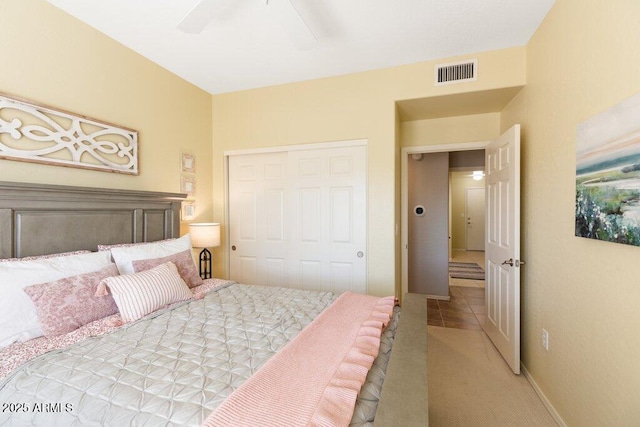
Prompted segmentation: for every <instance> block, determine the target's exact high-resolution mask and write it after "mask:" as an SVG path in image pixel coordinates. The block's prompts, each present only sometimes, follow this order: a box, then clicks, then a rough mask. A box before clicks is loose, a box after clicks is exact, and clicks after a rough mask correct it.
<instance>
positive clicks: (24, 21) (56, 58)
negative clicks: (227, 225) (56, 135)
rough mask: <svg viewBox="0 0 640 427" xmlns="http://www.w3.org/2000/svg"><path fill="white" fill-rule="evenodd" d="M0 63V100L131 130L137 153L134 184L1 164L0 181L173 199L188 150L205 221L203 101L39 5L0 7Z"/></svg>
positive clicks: (207, 124)
mask: <svg viewBox="0 0 640 427" xmlns="http://www.w3.org/2000/svg"><path fill="white" fill-rule="evenodd" d="M0 58H2V60H1V63H2V65H1V66H0V92H2V93H4V94H7V95H13V96H16V97H21V98H26V99H29V100H31V101H34V102H37V103H42V104H47V105H50V106H52V107H57V108H59V109H63V110H67V111H71V112H74V113H77V114H79V115H84V116H89V117H92V118H95V119H98V120H103V121H106V122H110V123H115V124H119V125H121V126H124V127H128V128H132V129H135V130H137V131H138V132H139V134H138V136H139V144H140V162H139V169H140V175H139V176H130V175H122V174H114V173H107V172H97V171H88V170H79V169H72V168H66V167H59V166H48V165H36V164H32V163H23V162H15V161H9V160H0V180H3V181H21V182H33V183H48V184H64V185H77V186H88V187H106V188H122V189H135V190H152V191H163V192H180V159H179V158H180V153H181V151H185V152H190V153H193V154H194V155H195V156H196V165H197V174H196V179H197V182H196V189H197V204H196V208H197V215H198V218H197V219H198V220H203V221H204V220H209V221H210V220H211V219H212V208H211V206H212V204H211V194H212V182H211V181H212V178H211V176H212V174H211V139H212V136H211V132H212V131H211V95H210V94H208V93H206V92H204V91H202V90H200V89H198V88H196V87H195V86H193V85H191V84H189V83H187V82H185V81H184V80H182V79H180V78H179V77H177V76H175V75H173V74H171V73H170V72H168V71H166V70H165V69H163V68H161V67H159V66H158V65H156V64H154V63H152V62H150V61H149V60H147V59H145V58H143V57H142V56H140V55H138V54H136V53H134V52H133V51H131V50H129V49H127V48H125V47H124V46H122V45H120V44H119V43H117V42H115V41H114V40H112V39H110V38H108V37H106V36H104V35H103V34H102V33H99V32H98V31H96V30H94V29H92V28H90V27H89V26H87V25H85V24H83V23H81V22H79V21H78V20H76V19H75V18H73V17H71V16H69V15H67V14H66V13H64V12H62V11H60V10H59V9H57V8H55V7H53V6H52V5H50V4H49V3H47V2H45V1H44V0H20V1H17V0H13V1H3V2H2V6H1V12H0ZM183 228H184V226H183ZM183 232H184V230H183Z"/></svg>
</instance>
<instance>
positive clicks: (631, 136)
mask: <svg viewBox="0 0 640 427" xmlns="http://www.w3.org/2000/svg"><path fill="white" fill-rule="evenodd" d="M575 229H576V236H580V237H587V238H590V239H598V240H605V241H609V242H615V243H623V244H628V245H635V246H640V94H637V95H634V96H633V97H631V98H628V99H626V100H624V101H623V102H621V103H620V104H617V105H615V106H614V107H612V108H610V109H608V110H607V111H604V112H602V113H600V114H598V115H596V116H593V117H591V118H590V119H588V120H586V121H584V122H582V123H580V124H579V125H578V130H577V138H576V219H575Z"/></svg>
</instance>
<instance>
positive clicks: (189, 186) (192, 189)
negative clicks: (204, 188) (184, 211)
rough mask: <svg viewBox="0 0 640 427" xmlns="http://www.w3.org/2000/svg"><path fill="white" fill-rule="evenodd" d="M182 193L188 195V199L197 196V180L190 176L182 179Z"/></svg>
mask: <svg viewBox="0 0 640 427" xmlns="http://www.w3.org/2000/svg"><path fill="white" fill-rule="evenodd" d="M180 191H182V192H183V193H186V194H187V197H195V195H196V178H195V177H190V176H182V177H180Z"/></svg>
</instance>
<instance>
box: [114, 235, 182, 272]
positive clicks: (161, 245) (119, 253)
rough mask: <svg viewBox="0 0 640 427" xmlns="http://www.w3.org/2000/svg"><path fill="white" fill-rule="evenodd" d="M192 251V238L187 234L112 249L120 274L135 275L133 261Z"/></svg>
mask: <svg viewBox="0 0 640 427" xmlns="http://www.w3.org/2000/svg"><path fill="white" fill-rule="evenodd" d="M187 249H188V250H191V236H190V235H189V234H185V235H184V236H182V237H180V238H179V239H173V240H162V241H160V242H151V243H145V244H142V245H135V246H124V247H116V248H111V249H110V251H111V256H112V257H113V261H114V262H115V263H116V265H117V266H118V271H120V274H132V273H135V270H134V268H133V264H132V262H133V261H137V260H141V259H152V258H161V257H165V256H168V255H173V254H177V253H180V252H184V251H185V250H187Z"/></svg>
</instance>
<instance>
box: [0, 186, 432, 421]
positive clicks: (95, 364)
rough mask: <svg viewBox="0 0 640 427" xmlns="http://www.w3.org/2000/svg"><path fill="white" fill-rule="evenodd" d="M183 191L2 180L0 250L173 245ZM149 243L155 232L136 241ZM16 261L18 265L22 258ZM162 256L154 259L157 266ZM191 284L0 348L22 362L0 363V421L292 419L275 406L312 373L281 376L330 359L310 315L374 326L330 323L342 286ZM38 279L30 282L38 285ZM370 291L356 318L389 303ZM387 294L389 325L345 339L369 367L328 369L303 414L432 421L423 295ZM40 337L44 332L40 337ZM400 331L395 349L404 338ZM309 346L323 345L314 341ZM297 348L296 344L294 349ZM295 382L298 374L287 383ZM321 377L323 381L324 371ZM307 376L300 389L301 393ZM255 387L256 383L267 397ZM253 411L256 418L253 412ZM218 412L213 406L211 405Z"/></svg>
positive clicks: (18, 254) (112, 285) (30, 252)
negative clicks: (397, 303) (146, 308)
mask: <svg viewBox="0 0 640 427" xmlns="http://www.w3.org/2000/svg"><path fill="white" fill-rule="evenodd" d="M182 198H183V195H180V194H172V193H157V192H140V191H121V190H105V189H91V188H82V187H65V186H49V185H31V184H22V183H0V258H5V259H6V258H21V259H24V257H30V256H40V255H47V254H58V253H62V252H70V251H96V248H98V246H100V247H101V248H103V249H105V248H106V249H105V251H106V252H108V253H110V254H111V259H113V260H116V258H117V256H119V257H122V256H123V255H122V254H123V253H124V254H125V255H126V256H129V255H130V253H135V251H139V250H141V248H151V247H153V248H159V247H161V248H164V249H163V250H165V249H166V247H165V246H166V245H169V246H170V245H174V246H175V245H178V243H177V242H180V245H185V244H187V243H185V238H186V237H187V236H188V235H187V236H182V237H179V225H180V222H179V212H180V202H181V200H182ZM105 225H106V226H105ZM143 242H155V243H147V244H142V245H130V244H136V243H138V244H139V243H143ZM123 244H125V245H123ZM163 245H165V246H163ZM176 247H177V246H176ZM180 247H181V248H184V246H180ZM174 249H175V248H174ZM189 249H190V247H189ZM145 250H148V249H145ZM172 250H173V249H172ZM176 250H177V249H176ZM109 251H110V252H109ZM128 251H129V252H128ZM132 251H133V252H132ZM176 253H177V252H176ZM127 254H129V255H127ZM68 256H69V257H71V258H68V260H71V259H75V258H74V257H79V258H81V259H84V258H86V257H93V258H98V257H101V255H99V253H98V252H93V253H91V254H89V255H86V254H75V253H74V254H71V255H68ZM126 256H125V257H124V259H125V261H126V262H129V261H130V260H129V259H128V258H126ZM172 256H176V255H172ZM63 258H64V257H56V258H54V261H43V263H45V264H46V263H48V262H52V263H55V262H57V261H56V260H58V261H59V260H61V259H63ZM45 259H46V258H45ZM158 259H159V258H158ZM16 262H17V264H16V265H18V264H19V262H20V261H16ZM25 262H26V261H25ZM101 262H102V261H101ZM136 263H144V262H143V261H139V260H138V261H133V262H131V266H136ZM1 264H2V263H0V265H1ZM169 264H171V265H172V267H171V268H169V267H168V265H169ZM47 265H48V264H47ZM176 265H177V266H179V265H180V263H179V262H178V261H175V262H168V263H162V264H158V265H156V266H154V267H153V268H151V269H142V270H141V271H140V272H138V271H137V270H136V271H134V272H133V273H132V276H136V275H138V274H139V275H144V274H147V273H148V274H151V273H153V274H167V275H172V276H171V277H175V276H176V274H177V275H178V277H179V276H180V274H182V270H181V271H180V272H178V268H177V267H176ZM117 267H118V269H119V268H120V267H121V266H120V264H118V266H117ZM0 268H1V267H0ZM109 268H112V267H109ZM107 269H108V268H107V267H104V269H103V270H107ZM159 269H162V271H161V272H157V273H156V270H159ZM173 269H175V271H174V270H173ZM101 271H102V270H101ZM149 272H151V273H149ZM119 273H121V272H119ZM87 274H89V273H87ZM105 274H106V273H105ZM110 274H113V277H111V276H108V277H107V278H105V279H104V280H103V282H104V283H108V284H109V286H106V287H104V286H103V288H106V291H109V292H111V294H112V295H113V297H114V298H115V299H117V298H120V299H121V300H124V299H125V297H127V295H126V294H121V295H119V294H118V293H117V292H118V289H119V288H118V285H119V283H118V280H121V278H122V277H125V276H122V275H120V274H117V273H113V272H112V273H110ZM0 275H1V271H0ZM81 276H82V275H81ZM163 277H164V276H163ZM167 277H168V276H167ZM182 278H183V279H184V274H182ZM60 280H62V281H64V280H66V279H60ZM194 280H195V279H194ZM103 282H101V283H103ZM187 282H189V280H187V279H185V281H184V283H185V284H186V283H187ZM56 283H58V282H56ZM193 285H194V286H191V283H189V291H190V292H189V296H188V297H186V296H183V297H182V299H179V300H177V301H171V302H170V303H169V304H164V305H162V307H161V308H159V309H155V310H152V311H151V312H148V313H143V314H142V316H141V317H139V318H136V317H135V316H136V315H137V314H135V315H131V316H130V313H129V311H128V310H129V308H124V309H123V308H121V307H120V306H118V308H120V312H119V313H116V314H111V315H109V316H105V317H104V318H100V319H96V320H93V321H90V322H88V323H86V324H83V325H81V326H80V327H78V328H76V329H73V330H72V331H71V332H68V333H66V334H64V335H61V336H55V337H53V338H47V337H37V338H35V339H32V340H28V341H26V343H20V345H21V346H23V348H25V349H26V350H24V352H31V353H32V354H31V355H30V356H34V355H35V357H31V358H30V359H31V360H29V361H26V362H25V361H24V360H19V361H18V362H17V363H14V362H15V360H14V359H11V360H9V359H10V357H9V356H7V355H5V356H3V354H4V353H2V350H0V359H1V358H2V357H5V359H4V360H2V365H7V366H8V365H9V362H11V363H13V364H15V365H16V366H13V365H12V366H11V367H10V369H9V368H5V372H1V371H0V375H1V376H4V378H3V379H0V405H2V407H1V408H0V424H2V425H4V424H6V425H202V424H203V423H205V422H206V423H208V424H207V425H256V420H260V425H295V424H296V423H298V421H295V422H294V421H292V419H289V418H286V417H285V418H282V416H283V415H282V414H283V413H285V412H287V411H289V409H287V408H288V405H290V406H291V405H293V406H294V407H293V408H291V411H292V412H296V411H297V410H298V409H299V408H298V407H299V406H305V405H304V404H297V403H295V402H296V400H295V399H296V398H297V396H296V395H306V394H309V395H312V394H313V393H312V392H311V391H310V390H311V389H310V388H309V389H306V387H307V384H310V383H312V382H314V381H316V380H314V379H313V376H311V377H309V378H307V377H304V378H298V377H300V375H293V376H291V378H289V377H288V375H289V374H290V373H291V372H297V373H298V372H305V374H306V373H307V372H311V373H315V371H321V369H319V368H318V369H315V368H316V367H318V366H321V364H322V361H323V360H324V359H329V358H330V355H329V354H328V353H327V354H324V352H325V351H324V348H323V347H322V345H324V344H322V341H318V339H316V338H314V337H315V336H316V335H312V332H310V331H312V330H314V328H315V330H318V331H320V332H318V333H320V334H322V333H324V334H325V335H327V339H329V340H330V341H333V338H332V337H333V336H337V335H346V336H349V334H350V333H353V334H355V335H353V336H354V337H356V336H357V337H358V340H353V341H354V342H355V341H358V342H366V343H367V345H369V344H368V342H369V341H370V340H369V337H368V336H367V337H364V338H363V339H360V338H361V334H362V333H363V332H362V331H364V330H367V328H364V327H362V326H361V327H359V328H351V330H353V332H349V331H350V329H349V328H347V327H342V326H341V324H340V323H335V322H338V320H337V319H340V318H341V317H340V316H342V315H343V312H338V311H336V310H338V309H339V308H340V306H341V304H343V305H344V304H347V302H345V301H346V300H347V299H348V298H365V296H357V295H354V296H350V295H335V294H332V293H326V292H309V291H300V290H295V289H283V288H273V287H263V286H248V285H242V284H237V283H234V282H231V281H225V280H219V279H209V280H205V281H203V282H201V283H197V284H196V283H193ZM0 286H2V284H0ZM39 286H40V285H33V287H34V288H35V289H36V290H40V288H39ZM127 289H128V288H127ZM102 290H103V291H104V292H106V291H105V289H102ZM30 295H31V294H30ZM118 295H119V296H118ZM123 295H124V296H123ZM367 298H370V299H365V300H358V302H357V303H356V305H358V306H365V305H367V304H371V307H372V308H371V310H370V312H369V311H363V313H362V314H361V316H362V319H363V322H370V321H371V319H372V316H373V317H375V316H377V315H378V316H379V315H380V312H381V311H380V310H383V309H381V308H379V307H380V306H381V305H380V304H381V303H380V299H376V298H373V297H367ZM45 300H46V298H45ZM33 301H36V300H35V299H34V300H33ZM120 302H122V301H120ZM351 304H353V303H351ZM36 305H37V304H36ZM43 305H45V306H46V305H47V303H46V301H45V303H43ZM50 305H51V304H49V306H50ZM386 305H387V307H386V308H384V310H386V311H385V312H386V313H387V318H388V321H385V322H384V323H388V325H387V326H386V328H384V329H383V332H382V334H381V338H380V340H379V342H378V343H377V344H375V345H374V346H373V347H366V348H364V347H363V348H360V349H357V350H358V351H357V352H355V353H354V350H353V349H352V348H350V349H349V350H345V351H347V353H345V354H349V355H352V354H357V355H358V356H357V357H356V359H369V358H370V359H371V360H373V362H372V363H371V362H369V363H370V365H371V368H370V369H368V371H364V372H363V373H362V368H361V367H360V366H359V365H357V363H356V364H355V365H354V366H356V368H357V369H356V368H352V367H348V369H346V370H345V369H343V368H344V363H343V365H342V366H343V368H339V369H335V371H336V372H338V371H340V370H341V369H342V370H343V371H345V372H347V377H342V378H340V377H339V378H337V379H336V378H332V381H333V382H332V383H330V384H334V383H336V384H337V383H340V384H339V387H337V388H336V390H338V391H337V392H335V393H333V395H338V397H337V398H336V397H335V396H333V395H332V393H331V392H330V389H331V387H326V389H325V390H324V391H323V392H322V393H324V394H323V398H324V395H327V394H328V395H330V396H329V399H328V402H329V403H328V404H325V406H324V407H321V408H320V409H318V408H316V409H314V410H313V411H312V412H313V413H312V417H311V418H307V419H306V420H307V421H304V422H300V423H299V424H300V425H314V424H316V425H322V424H325V425H346V424H351V425H372V424H374V423H375V425H406V426H410V425H420V426H422V425H426V423H427V414H428V411H427V395H426V303H424V301H423V300H422V299H421V298H419V297H417V298H416V297H415V296H412V295H407V296H406V297H405V302H404V305H405V308H403V310H404V311H406V312H407V313H404V311H403V317H405V316H404V314H407V316H406V317H407V320H406V321H405V320H404V319H403V321H402V322H399V317H400V310H399V309H398V308H397V307H396V308H393V307H391V308H389V307H388V306H389V300H388V299H387V300H386ZM392 305H393V304H392ZM125 307H126V305H125ZM405 309H406V310H405ZM332 310H333V311H332ZM350 310H351V309H350ZM363 310H364V309H363ZM384 310H383V311H384ZM134 312H135V309H134ZM38 313H39V312H38ZM376 313H377V314H376ZM125 316H129V317H127V318H126V319H125ZM349 316H352V314H349ZM383 316H384V313H383ZM131 319H133V320H131ZM124 320H126V321H124ZM332 321H333V322H334V323H335V325H334V326H333V327H332V328H333V329H327V327H324V332H322V331H323V329H322V328H321V327H320V326H317V325H321V324H322V323H323V322H324V323H327V324H331V322H332ZM51 323H52V325H49V327H51V328H53V329H54V330H55V329H56V328H58V327H59V326H60V324H59V323H61V324H64V323H65V322H59V323H56V322H51ZM363 324H365V323H363ZM336 325H337V326H336ZM336 330H339V331H340V334H336V333H335V331H336ZM60 337H63V338H60ZM305 339H306V341H305ZM40 341H46V343H45V344H41V343H38V344H36V343H37V342H40ZM296 343H298V347H297V348H298V350H289V351H288V349H290V348H292V346H293V348H294V349H295V348H296V347H295V346H294V344H296ZM397 343H400V344H401V345H400V350H402V351H398V347H399V346H398V345H397ZM416 343H417V345H416ZM314 345H316V346H318V345H320V347H318V348H316V349H315V350H313V348H314V347H313V346H314ZM9 347H11V346H9ZM372 348H373V349H375V354H373V353H372V352H373V350H372ZM403 348H406V350H403ZM300 349H302V350H300ZM287 351H288V352H287ZM305 351H306V352H307V353H306V354H305V353H304V352H305ZM293 353H296V354H297V353H301V354H303V357H300V358H298V359H293V358H291V357H290V356H291V354H293ZM287 356H289V358H287ZM11 357H12V358H13V357H15V355H12V356H11ZM350 357H351V356H350ZM345 359H347V358H345ZM350 366H351V365H350ZM292 367H294V368H292ZM310 367H312V368H314V369H311V368H310ZM331 369H334V368H331ZM356 371H357V375H359V376H362V377H363V378H362V381H363V383H362V384H360V385H357V384H356V385H349V386H348V387H346V389H349V387H351V389H349V390H347V391H348V392H344V390H345V388H344V387H343V386H344V384H346V383H349V382H350V381H351V380H352V379H353V378H352V377H351V376H350V375H352V374H353V372H356ZM332 375H333V374H332ZM261 376H262V377H263V378H261ZM260 381H262V382H260ZM278 381H281V382H284V384H283V386H284V388H285V391H284V395H287V394H286V393H287V392H289V397H286V398H281V400H278V398H277V396H278V395H279V394H276V393H272V386H273V385H274V384H276V383H277V382H278ZM296 381H299V382H300V385H298V386H295V384H296ZM317 381H319V382H322V381H325V380H324V379H323V378H322V377H321V378H317ZM265 384H266V385H267V386H266V387H265ZM251 387H253V388H251ZM287 387H288V388H290V390H286V389H287ZM296 387H297V388H296ZM407 387H412V390H411V393H407V392H406V388H407ZM356 388H357V390H356V391H355V394H353V393H354V392H353V390H355V389H356ZM403 388H404V389H405V391H403ZM302 389H304V391H305V392H304V393H300V390H302ZM245 390H250V392H246V391H245ZM251 390H258V391H257V392H254V391H251ZM260 390H264V391H263V395H262V396H260ZM292 390H293V392H292ZM327 390H329V392H328V391H327ZM243 392H244V393H245V394H247V393H248V394H249V400H246V401H245V400H239V399H240V398H238V397H237V396H239V395H240V396H242V393H243ZM343 394H344V395H349V396H351V397H348V398H347V399H346V400H349V399H355V405H354V406H352V407H351V409H350V411H352V412H351V413H350V416H349V421H348V422H346V423H345V422H344V421H340V422H338V423H337V424H333V420H334V418H333V417H334V415H335V413H336V412H340V409H339V408H341V406H340V405H343V404H344V402H343V401H342V400H341V399H342V397H340V396H342V395H343ZM274 395H276V397H274ZM356 395H357V398H356ZM336 399H337V401H336ZM325 400H326V399H325ZM323 401H324V400H323ZM247 402H248V403H247ZM243 405H244V406H243ZM261 405H263V406H261ZM332 405H338V406H332ZM256 408H258V409H256ZM336 408H338V409H336ZM251 411H253V412H256V414H257V415H255V414H254V415H253V416H254V417H259V418H253V422H252V421H251V420H252V418H250V416H251V415H250V413H251ZM323 411H324V412H323ZM212 414H219V415H218V416H217V418H216V417H215V415H212ZM271 414H273V415H271ZM272 416H273V417H275V418H271V417H272ZM278 416H279V417H281V418H277V417H278ZM212 417H213V418H212ZM229 417H231V418H229ZM233 417H236V418H233ZM237 417H240V418H237ZM343 418H344V417H343ZM238 419H242V420H243V421H242V422H239V421H238ZM283 419H284V420H287V421H286V422H284V421H283ZM337 419H339V418H337ZM309 420H311V421H309ZM262 421H265V422H264V423H263V422H262ZM398 423H400V424H398Z"/></svg>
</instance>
